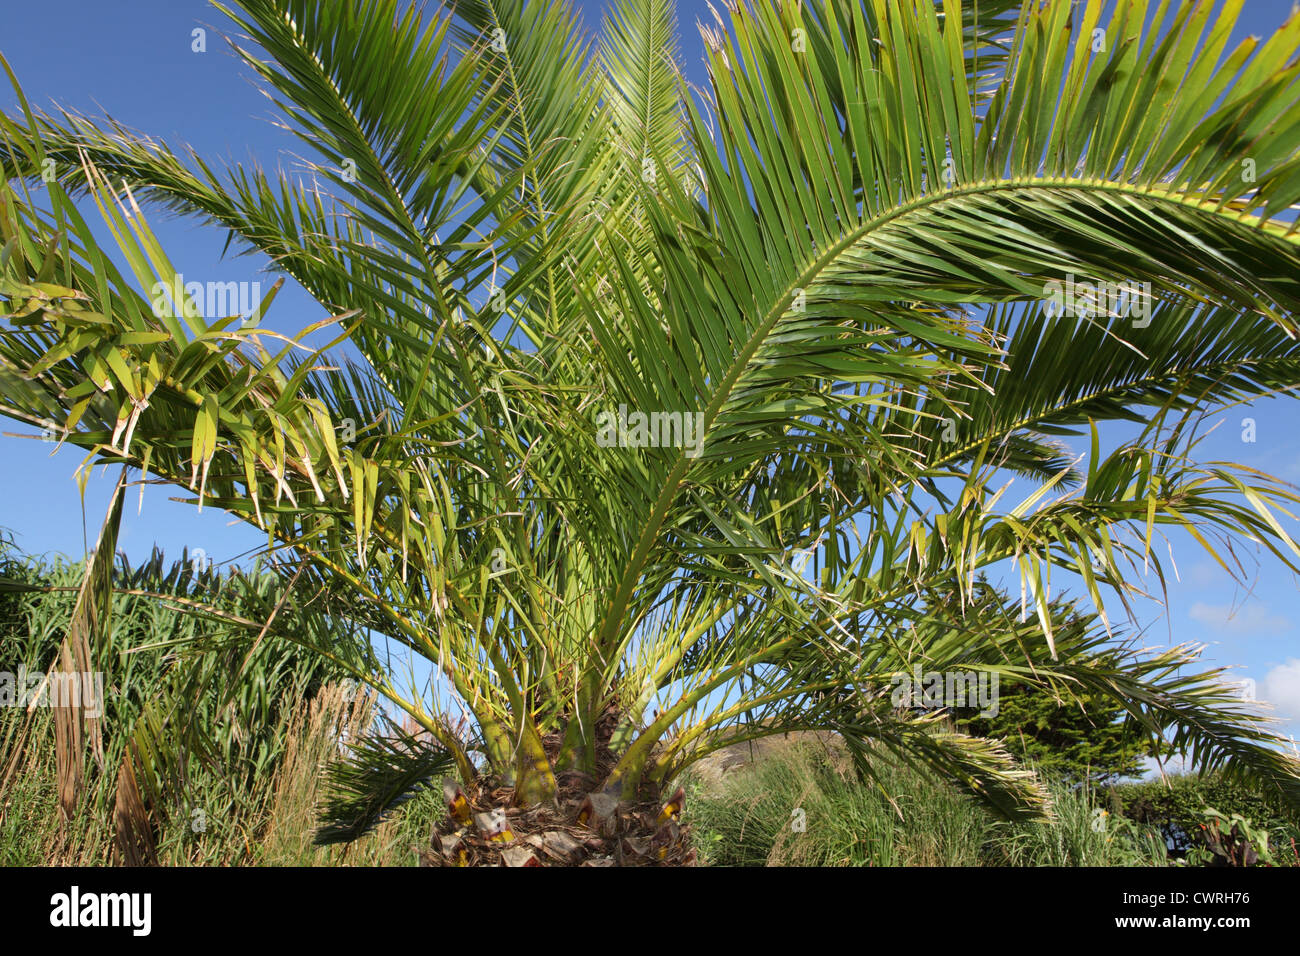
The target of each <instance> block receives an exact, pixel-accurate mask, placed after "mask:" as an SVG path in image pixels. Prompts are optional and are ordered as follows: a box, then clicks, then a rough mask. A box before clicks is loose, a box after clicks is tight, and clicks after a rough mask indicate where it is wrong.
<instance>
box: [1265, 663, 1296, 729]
mask: <svg viewBox="0 0 1300 956" xmlns="http://www.w3.org/2000/svg"><path fill="white" fill-rule="evenodd" d="M1258 693H1259V697H1260V699H1261V700H1266V701H1268V702H1269V703H1270V704H1272V705H1273V706H1274V707H1275V708H1277V711H1276V716H1277V717H1280V718H1282V719H1283V720H1288V719H1289V720H1292V721H1300V659H1297V658H1294V657H1293V658H1291V659H1290V660H1288V661H1287V662H1286V663H1285V664H1278V665H1277V666H1276V667H1274V668H1273V669H1272V670H1270V671H1269V672H1268V673H1267V674H1265V675H1264V679H1263V680H1262V681H1260V683H1259V688H1258Z"/></svg>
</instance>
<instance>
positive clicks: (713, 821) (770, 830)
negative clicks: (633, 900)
mask: <svg viewBox="0 0 1300 956" xmlns="http://www.w3.org/2000/svg"><path fill="white" fill-rule="evenodd" d="M873 771H874V772H875V774H876V780H875V781H872V782H864V781H861V780H859V779H858V777H857V775H856V774H855V773H854V772H853V770H852V767H851V765H850V763H849V762H848V760H847V759H846V758H844V757H843V756H842V755H841V754H839V753H837V752H836V751H835V750H834V749H826V748H823V747H818V746H815V745H810V744H808V743H804V742H799V743H792V744H790V745H789V746H787V747H783V748H780V749H778V750H777V751H775V752H774V753H773V754H772V755H771V756H770V757H767V758H765V759H763V760H762V761H760V762H758V763H756V764H753V765H751V766H748V767H745V768H744V769H741V770H739V771H736V772H734V773H732V774H730V775H728V776H727V777H726V778H724V780H723V782H722V783H721V784H720V785H719V786H716V787H708V786H706V785H705V784H704V783H703V782H702V781H701V780H699V779H695V780H693V781H692V782H691V789H692V795H691V799H690V800H689V801H688V806H689V807H690V810H689V815H690V819H691V821H692V823H693V826H694V831H695V834H696V836H695V840H696V846H697V849H698V850H699V852H700V855H701V859H702V861H703V862H705V863H708V864H711V865H715V866H998V865H1017V866H1159V865H1164V864H1165V863H1166V850H1165V846H1164V841H1163V839H1162V838H1161V837H1160V835H1159V833H1158V832H1157V831H1155V830H1154V829H1153V828H1150V827H1137V826H1136V825H1133V824H1131V823H1129V822H1128V821H1126V820H1123V818H1120V817H1117V816H1115V815H1114V814H1112V813H1111V812H1110V811H1108V810H1105V808H1104V807H1101V806H1100V801H1099V800H1098V799H1097V798H1096V797H1095V795H1093V794H1092V793H1091V792H1089V791H1086V790H1082V789H1079V788H1071V787H1068V786H1065V785H1052V786H1051V787H1050V790H1051V796H1052V800H1051V808H1052V817H1051V819H1049V820H1047V821H1041V822H1027V823H1008V822H1005V821H1001V820H998V819H997V818H996V817H995V816H994V815H993V814H992V813H991V812H989V811H988V810H987V809H985V808H984V807H982V806H981V805H980V804H979V803H977V802H976V801H975V800H974V799H972V798H971V797H969V796H967V795H965V794H962V793H960V792H958V791H957V790H956V789H955V788H953V787H951V786H948V785H946V784H945V783H943V782H942V781H939V780H937V779H935V778H933V777H930V776H928V775H925V774H922V773H918V772H917V771H915V770H914V769H912V768H910V767H907V766H905V765H903V764H900V763H898V762H897V761H893V760H889V759H886V758H883V757H882V758H881V759H879V760H876V761H874V762H873ZM886 794H888V796H886Z"/></svg>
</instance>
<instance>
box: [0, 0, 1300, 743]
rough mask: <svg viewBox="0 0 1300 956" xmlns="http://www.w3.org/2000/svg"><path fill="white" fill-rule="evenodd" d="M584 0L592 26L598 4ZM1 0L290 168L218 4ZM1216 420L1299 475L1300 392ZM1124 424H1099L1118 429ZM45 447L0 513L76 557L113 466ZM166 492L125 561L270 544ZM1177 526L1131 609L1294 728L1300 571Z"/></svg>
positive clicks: (1261, 455)
mask: <svg viewBox="0 0 1300 956" xmlns="http://www.w3.org/2000/svg"><path fill="white" fill-rule="evenodd" d="M580 5H581V6H582V8H583V10H584V15H585V20H586V23H587V25H588V27H589V28H591V29H593V30H594V29H595V28H597V27H598V25H599V20H600V16H601V13H602V11H603V9H604V4H602V3H599V2H595V0H588V2H583V3H581V4H580ZM6 7H7V9H6V10H5V12H4V19H3V22H4V32H3V35H2V36H0V53H3V54H4V56H5V57H6V58H7V59H8V61H9V63H10V65H11V67H12V68H13V70H14V72H15V73H16V74H17V76H18V78H19V80H20V81H21V82H22V84H23V87H24V89H25V91H26V93H27V95H28V97H29V98H30V99H31V100H32V102H33V103H34V104H36V105H38V106H42V107H47V108H48V107H49V106H50V105H51V104H52V103H53V102H57V103H59V104H60V105H62V106H65V107H68V108H72V109H76V110H80V111H83V112H86V113H90V114H93V115H99V114H102V113H105V112H106V113H108V114H109V115H111V116H113V117H114V118H116V119H118V120H119V121H121V122H123V123H125V124H126V125H128V126H130V127H132V128H134V129H138V130H141V131H144V132H146V133H148V134H150V135H151V136H153V137H155V138H159V139H164V140H166V141H168V142H169V143H170V144H171V145H173V146H178V145H180V144H184V143H188V144H190V145H192V146H194V147H195V148H196V149H198V151H199V152H200V153H201V154H202V155H204V156H205V157H206V158H207V159H208V160H209V161H210V162H211V161H213V160H218V161H220V160H225V161H229V162H232V163H236V162H248V161H250V160H256V161H258V162H261V163H262V164H264V165H266V166H271V167H274V166H275V165H277V164H283V165H284V166H286V167H288V168H292V166H293V164H294V157H293V155H292V154H294V153H295V152H296V151H297V150H298V147H299V142H298V141H297V140H296V139H295V138H294V137H293V136H291V135H290V134H289V133H287V132H285V131H283V130H280V129H277V128H276V127H274V126H273V125H272V124H271V123H270V122H269V119H270V118H271V116H272V112H271V107H270V104H269V102H268V101H267V100H266V99H265V98H264V97H263V95H262V94H261V93H260V92H258V90H257V89H256V88H255V86H254V85H253V83H252V80H251V77H250V71H249V70H248V69H247V68H245V67H244V66H243V65H242V64H241V63H239V62H238V61H237V60H236V59H235V58H234V56H233V54H231V52H230V51H229V50H228V48H227V47H226V45H225V43H224V41H222V40H221V39H220V33H221V31H222V30H224V29H226V24H225V22H224V17H223V15H222V14H221V13H220V12H219V11H216V10H214V9H212V8H211V7H210V6H209V5H208V3H207V2H206V0H129V2H123V3H111V4H110V3H104V2H103V0H44V2H42V3H39V4H17V3H14V4H7V5H6ZM1291 8H1292V0H1246V3H1245V11H1244V14H1243V18H1242V20H1241V22H1240V23H1239V24H1238V27H1237V30H1236V34H1235V37H1234V42H1235V41H1236V40H1240V39H1242V38H1244V37H1245V36H1247V35H1249V34H1255V35H1265V34H1268V33H1271V32H1272V30H1273V29H1274V28H1276V26H1277V25H1278V24H1280V23H1281V22H1282V21H1283V20H1284V19H1285V17H1286V16H1287V14H1288V13H1289V12H1290V11H1291ZM678 15H679V19H680V20H681V27H682V29H681V36H682V43H683V59H684V62H685V66H686V68H687V72H688V75H689V77H690V78H691V79H692V80H693V81H694V82H695V83H697V84H701V85H702V84H703V83H704V71H703V67H702V53H701V44H700V40H699V34H698V32H697V31H696V30H695V28H694V25H693V24H694V22H695V21H696V20H697V19H705V18H710V14H709V11H708V7H707V6H706V4H704V3H703V2H700V0H678ZM197 28H206V30H207V36H206V40H207V51H206V52H203V53H196V52H194V50H193V49H192V47H193V43H194V35H193V31H194V30H195V29H197ZM0 103H3V105H4V107H5V108H11V107H12V105H13V97H12V94H11V93H10V91H9V90H8V88H7V86H5V87H3V88H0ZM213 165H220V163H219V162H216V163H213ZM150 220H151V223H152V224H153V225H154V227H155V231H156V232H157V233H158V234H159V236H160V238H161V239H162V241H163V244H164V246H165V247H166V248H167V249H168V251H169V253H170V255H171V257H172V259H173V262H174V263H175V264H176V265H177V266H178V268H179V269H180V270H181V271H182V272H183V273H185V274H186V275H187V276H188V277H194V278H198V277H203V278H205V279H206V278H212V279H217V280H220V281H255V280H258V279H261V280H262V281H263V284H264V285H266V284H268V283H269V281H270V279H269V278H268V277H267V276H265V275H264V274H261V273H260V272H259V269H260V268H261V267H262V265H263V263H262V262H259V261H258V260H257V259H254V258H238V259H230V258H227V259H224V260H223V259H222V257H221V251H222V243H223V241H224V236H223V235H222V234H221V233H220V232H219V231H216V230H211V229H208V228H205V227H203V226H201V225H199V224H197V223H195V222H193V221H190V220H176V219H168V218H166V217H164V216H163V215H162V214H161V213H156V214H152V215H151V216H150ZM323 317H324V316H323V314H322V312H321V310H320V308H319V307H318V306H317V305H316V304H315V303H314V302H313V301H312V300H310V299H309V298H308V297H307V296H306V295H305V294H303V293H302V292H301V291H300V290H298V289H296V288H294V287H287V288H286V289H285V291H284V293H283V294H281V296H280V297H279V299H277V301H276V303H275V306H274V307H273V308H272V310H271V313H270V315H269V316H268V318H267V322H266V324H267V325H269V326H271V327H272V328H275V329H277V330H281V331H286V332H295V331H297V330H299V329H301V328H302V327H304V326H306V325H308V324H310V323H311V322H314V321H316V320H318V319H320V318H323ZM1246 417H1251V418H1253V419H1254V420H1255V439H1256V440H1255V441H1254V442H1253V443H1248V442H1245V441H1243V440H1242V433H1243V428H1242V419H1243V418H1246ZM1218 419H1221V420H1222V421H1223V424H1222V425H1221V426H1220V427H1219V428H1218V430H1217V431H1215V432H1214V433H1213V434H1212V436H1211V437H1210V438H1209V439H1208V440H1207V441H1206V442H1205V443H1204V444H1203V445H1202V446H1201V452H1202V455H1201V457H1202V458H1203V459H1215V458H1217V459H1227V460H1232V461H1238V462H1241V463H1243V464H1246V465H1249V466H1252V467H1254V468H1258V469H1261V470H1263V471H1267V472H1270V473H1272V474H1275V475H1277V476H1279V477H1281V478H1283V479H1286V480H1288V481H1292V482H1296V483H1300V428H1297V425H1296V423H1297V421H1298V420H1300V407H1297V406H1296V404H1295V403H1294V402H1293V401H1291V400H1270V401H1266V402H1262V403H1259V405H1258V406H1256V407H1254V408H1253V409H1234V410H1233V411H1232V412H1231V413H1229V414H1227V415H1223V416H1218ZM0 430H3V431H7V432H25V431H30V430H29V429H25V428H24V427H22V426H19V425H16V424H15V423H11V422H3V423H0ZM1119 435H1120V433H1119V432H1117V431H1114V430H1112V431H1110V432H1108V433H1107V437H1109V438H1111V439H1112V440H1114V439H1116V438H1118V437H1119ZM51 449H52V446H51V445H49V444H46V443H43V442H41V441H38V440H37V441H33V440H24V439H20V438H16V437H0V528H7V529H10V530H11V531H12V532H13V533H14V535H15V537H16V539H17V543H18V545H19V546H20V547H21V548H22V549H24V550H25V551H28V552H31V553H36V554H44V553H51V554H52V553H62V554H65V555H70V556H74V557H79V556H80V555H81V554H82V553H83V550H84V542H85V541H86V540H87V539H89V543H90V544H92V545H93V539H94V536H95V533H96V530H97V529H98V527H99V523H100V521H101V520H102V517H103V513H104V510H105V507H106V501H107V495H108V492H109V490H110V489H111V486H112V480H113V477H112V476H108V477H104V476H103V475H102V472H101V471H99V470H97V471H96V472H95V476H94V478H93V479H92V480H91V482H90V484H89V487H88V489H87V492H86V496H85V502H84V512H83V502H82V499H81V495H80V492H79V490H78V487H77V484H76V483H75V481H74V480H73V472H74V471H75V469H76V467H77V465H78V464H79V463H80V460H81V453H80V452H79V451H77V450H75V449H64V450H62V451H60V452H59V453H58V454H54V455H52V454H51ZM175 493H176V492H174V491H171V490H168V489H161V488H148V489H146V491H145V494H144V500H143V508H142V510H141V511H140V512H139V513H137V510H136V507H135V502H134V501H132V507H131V508H130V509H129V511H128V514H127V515H126V516H125V518H124V521H123V530H122V537H121V548H122V549H123V550H125V551H126V552H127V553H128V555H129V556H130V557H131V558H132V559H133V560H139V559H142V558H143V557H145V556H146V555H147V554H148V552H149V550H150V549H151V548H152V547H153V546H154V545H155V544H157V545H158V546H160V547H162V548H163V549H164V550H165V551H167V552H168V553H179V551H180V550H181V549H182V548H183V547H188V548H189V549H191V550H192V551H193V550H195V549H202V551H203V552H204V553H205V554H206V555H207V556H208V557H209V558H211V559H213V560H215V561H216V562H217V563H219V564H220V563H225V562H228V561H231V560H234V559H236V558H237V557H238V556H240V555H242V554H244V553H246V552H248V551H250V550H253V549H257V548H258V547H259V546H261V545H264V544H265V539H264V538H262V537H261V536H260V535H259V534H257V533H256V532H255V531H253V530H252V529H250V528H248V527H247V526H244V525H242V524H234V523H232V520H231V519H230V518H229V516H226V515H224V514H222V513H220V512H217V511H215V510H213V509H210V508H209V509H205V511H204V512H203V513H202V514H197V513H196V512H195V509H194V508H193V507H192V506H190V505H187V504H180V503H177V502H173V501H170V500H168V497H169V495H171V494H175ZM1295 530H1296V529H1295V528H1294V526H1293V533H1294V531H1295ZM1173 540H1174V546H1175V550H1174V558H1175V560H1176V562H1177V566H1178V569H1179V576H1180V578H1181V580H1179V581H1171V590H1170V593H1169V603H1168V608H1167V612H1166V609H1163V608H1161V607H1159V606H1157V605H1154V604H1153V605H1151V606H1149V607H1147V608H1145V609H1144V611H1143V614H1142V617H1141V621H1140V623H1141V624H1142V625H1143V626H1147V627H1149V630H1148V632H1147V638H1148V640H1147V643H1149V644H1151V645H1153V646H1154V645H1164V644H1168V643H1170V642H1183V641H1196V642H1205V643H1207V644H1208V645H1209V649H1208V651H1207V654H1206V658H1205V659H1206V661H1207V662H1208V663H1213V664H1220V665H1232V666H1234V667H1238V668H1240V676H1241V677H1242V678H1251V679H1253V680H1254V681H1256V683H1257V690H1258V695H1259V697H1260V698H1261V699H1266V700H1271V701H1273V702H1274V703H1275V704H1276V705H1277V707H1278V710H1279V715H1280V716H1283V717H1284V718H1285V719H1286V724H1285V729H1284V732H1286V733H1290V734H1294V735H1295V736H1296V737H1297V738H1298V739H1300V645H1298V644H1297V637H1300V593H1298V591H1297V587H1298V582H1297V581H1296V579H1295V578H1294V577H1293V576H1292V575H1291V574H1290V573H1289V572H1287V571H1286V570H1285V569H1284V568H1282V567H1280V566H1278V565H1277V564H1276V563H1274V562H1272V561H1271V560H1265V559H1264V558H1261V564H1260V566H1259V569H1258V572H1257V574H1256V575H1255V578H1254V580H1253V582H1252V586H1251V587H1250V588H1248V589H1243V588H1240V587H1238V586H1236V585H1234V584H1233V582H1232V581H1230V580H1229V579H1228V578H1227V576H1226V575H1225V574H1224V573H1223V572H1222V571H1221V570H1220V569H1218V567H1217V566H1216V565H1215V564H1214V562H1213V561H1212V560H1211V559H1210V558H1209V557H1208V556H1207V555H1205V554H1204V552H1201V551H1199V549H1197V548H1196V546H1195V545H1194V544H1192V543H1191V542H1190V540H1189V539H1186V538H1181V537H1180V538H1174V539H1173Z"/></svg>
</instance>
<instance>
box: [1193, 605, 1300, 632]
mask: <svg viewBox="0 0 1300 956" xmlns="http://www.w3.org/2000/svg"><path fill="white" fill-rule="evenodd" d="M1187 616H1188V617H1190V618H1191V619H1192V620H1193V621H1196V622H1198V623H1200V624H1204V625H1205V626H1206V627H1212V628H1215V629H1216V630H1219V631H1224V632H1227V633H1230V634H1255V635H1261V634H1280V633H1282V632H1283V631H1289V630H1291V619H1290V618H1288V617H1286V616H1285V615H1282V614H1269V612H1268V607H1267V606H1266V605H1263V604H1247V605H1245V606H1244V607H1233V606H1232V605H1230V604H1204V603H1202V602H1200V601H1197V602H1196V603H1195V604H1193V605H1192V607H1191V609H1190V610H1189V611H1188V612H1187Z"/></svg>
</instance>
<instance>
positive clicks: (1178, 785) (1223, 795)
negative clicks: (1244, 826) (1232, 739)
mask: <svg viewBox="0 0 1300 956" xmlns="http://www.w3.org/2000/svg"><path fill="white" fill-rule="evenodd" d="M1113 793H1114V798H1113V799H1114V801H1115V805H1116V807H1117V809H1118V810H1119V811H1120V812H1122V813H1123V814H1124V816H1125V817H1127V818H1129V819H1130V820H1133V821H1134V822H1136V823H1140V824H1145V825H1148V826H1153V827H1157V828H1159V829H1160V831H1161V833H1162V834H1163V835H1164V837H1165V839H1166V840H1167V841H1168V843H1169V846H1170V848H1171V849H1173V850H1174V851H1175V852H1177V853H1179V854H1182V853H1186V852H1187V851H1188V850H1191V849H1193V848H1198V847H1202V846H1203V844H1204V840H1203V838H1202V837H1201V833H1202V830H1201V826H1202V824H1204V823H1205V822H1206V810H1207V809H1214V810H1217V811H1218V812H1219V813H1221V814H1224V815H1225V816H1232V815H1234V814H1236V815H1239V816H1241V817H1244V818H1246V819H1247V820H1250V821H1251V823H1252V824H1253V826H1254V827H1255V828H1256V829H1262V830H1265V831H1267V832H1268V834H1269V843H1270V845H1272V846H1273V847H1274V849H1275V850H1276V851H1277V852H1278V856H1279V858H1280V860H1279V862H1285V861H1287V860H1288V859H1289V860H1290V861H1291V862H1295V849H1294V847H1296V846H1300V814H1297V813H1296V811H1295V810H1293V809H1291V808H1288V807H1287V806H1286V805H1285V804H1284V803H1283V802H1282V801H1281V799H1280V798H1276V797H1272V796H1269V795H1268V794H1265V793H1262V792H1260V791H1259V790H1258V789H1256V788H1254V787H1251V786H1249V785H1248V784H1245V783H1242V782H1241V781H1237V780H1230V779H1227V778H1225V777H1223V776H1221V775H1218V774H1210V775H1205V776H1198V775H1192V774H1177V775H1171V776H1169V778H1168V782H1167V783H1166V782H1165V781H1164V780H1145V781H1142V782H1138V783H1124V784H1120V785H1118V786H1117V787H1115V788H1114V790H1113ZM1293 841H1294V843H1293Z"/></svg>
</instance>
